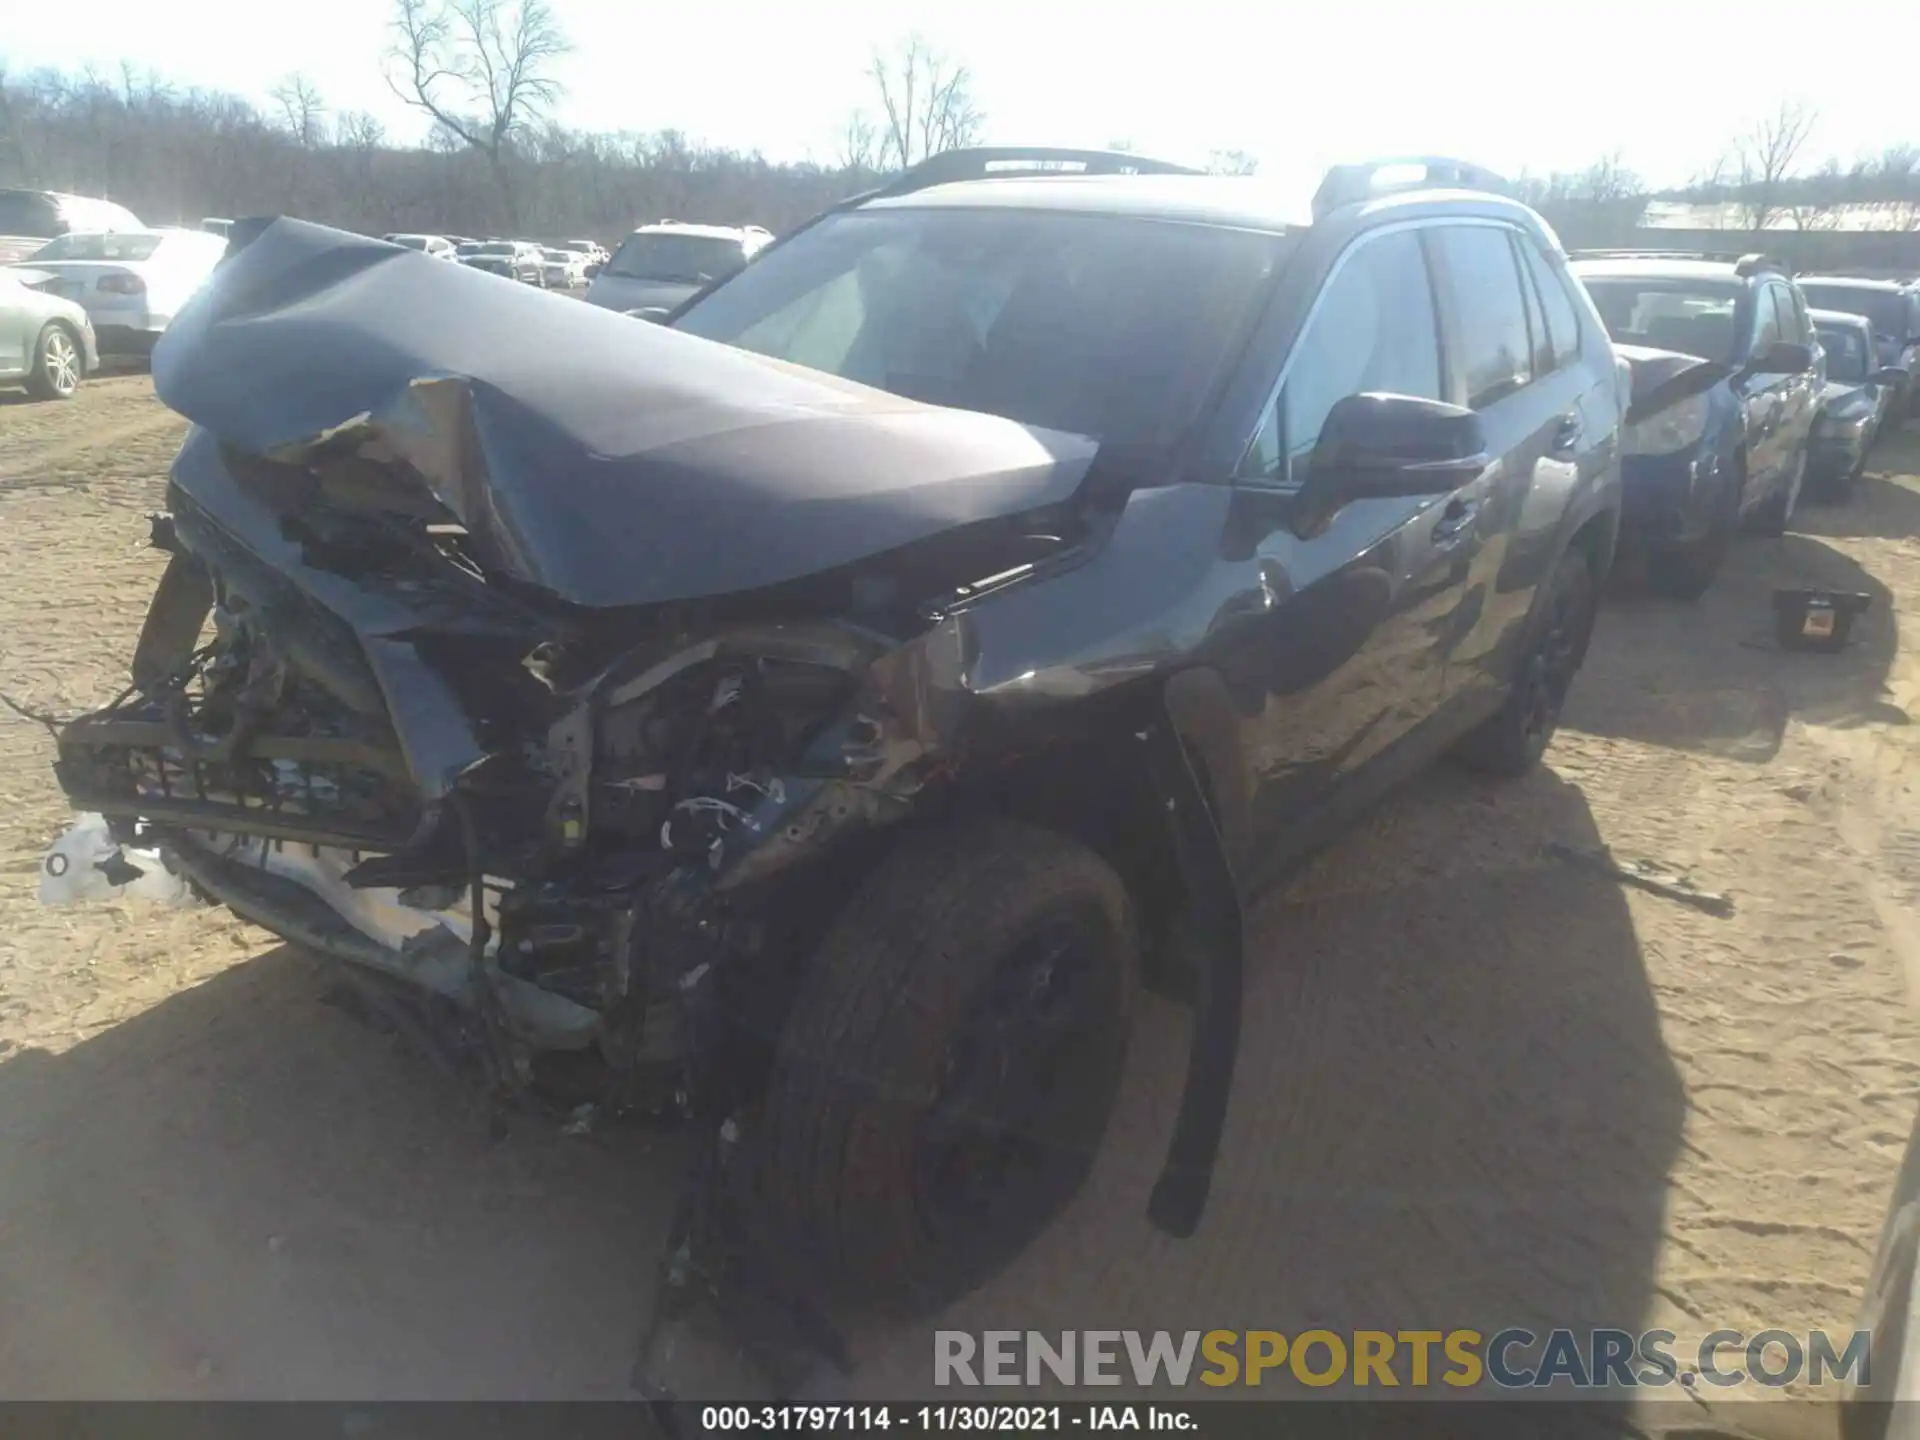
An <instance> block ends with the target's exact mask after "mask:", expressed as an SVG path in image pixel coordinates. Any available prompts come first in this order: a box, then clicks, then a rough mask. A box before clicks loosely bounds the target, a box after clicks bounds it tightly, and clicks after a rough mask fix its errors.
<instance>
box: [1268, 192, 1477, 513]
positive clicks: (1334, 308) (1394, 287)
mask: <svg viewBox="0 0 1920 1440" xmlns="http://www.w3.org/2000/svg"><path fill="white" fill-rule="evenodd" d="M1364 391H1374V392H1379V393H1383V394H1389V395H1416V396H1419V397H1420V398H1421V399H1424V400H1438V399H1441V398H1442V395H1441V384H1440V339H1439V332H1438V330H1437V329H1436V327H1435V323H1434V311H1433V288H1432V284H1431V282H1430V281H1429V279H1428V276H1427V263H1426V257H1425V255H1424V254H1422V252H1421V248H1420V241H1419V238H1418V236H1417V235H1415V234H1414V233H1413V232H1411V231H1404V230H1403V231H1400V232H1398V233H1395V234H1388V235H1382V236H1380V237H1378V238H1377V239H1374V240H1369V241H1365V242H1363V243H1362V244H1360V245H1359V246H1358V247H1357V248H1356V249H1354V250H1352V251H1350V252H1349V253H1348V255H1347V259H1346V263H1345V264H1343V265H1342V266H1341V267H1340V269H1339V270H1338V271H1337V272H1335V274H1334V276H1333V278H1332V280H1330V281H1329V282H1328V283H1327V287H1326V289H1325V290H1323V291H1322V292H1321V295H1320V299H1319V302H1318V304H1317V305H1316V307H1315V309H1314V312H1313V316H1312V318H1311V319H1310V320H1309V321H1308V322H1307V329H1306V331H1305V333H1303V334H1302V335H1301V336H1300V338H1299V340H1298V341H1296V342H1295V344H1294V347H1293V354H1292V357H1291V358H1290V360H1289V361H1288V364H1287V380H1286V384H1285V386H1284V387H1283V388H1282V389H1281V391H1280V395H1279V399H1278V400H1277V401H1276V403H1275V405H1274V408H1273V411H1272V413H1271V414H1269V415H1268V416H1267V418H1266V421H1265V423H1264V424H1262V425H1261V427H1260V433H1259V434H1258V435H1257V436H1255V437H1254V442H1253V447H1252V449H1250V450H1249V451H1248V453H1247V458H1246V460H1245V462H1244V463H1243V464H1242V466H1241V474H1242V476H1244V477H1247V478H1258V479H1266V480H1276V481H1278V480H1284V479H1285V478H1286V477H1287V474H1288V465H1289V462H1290V461H1291V460H1292V459H1294V458H1296V457H1304V456H1306V455H1308V454H1310V453H1311V452H1312V450H1313V447H1314V445H1315V444H1316V443H1317V442H1318V441H1319V439H1320V429H1321V426H1322V425H1324V424H1325V423H1326V418H1327V412H1328V411H1329V410H1331V409H1332V408H1333V407H1334V405H1335V404H1336V403H1337V402H1338V401H1341V400H1344V399H1345V398H1346V397H1347V396H1349V395H1358V394H1360V393H1362V392H1364Z"/></svg>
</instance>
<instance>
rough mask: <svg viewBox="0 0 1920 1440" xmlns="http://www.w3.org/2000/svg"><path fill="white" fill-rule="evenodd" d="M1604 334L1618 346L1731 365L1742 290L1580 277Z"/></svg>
mask: <svg viewBox="0 0 1920 1440" xmlns="http://www.w3.org/2000/svg"><path fill="white" fill-rule="evenodd" d="M1580 283H1581V284H1583V285H1585V286H1586V287H1587V293H1588V294H1589V295H1591V296H1592V297H1593V306H1594V309H1596V310H1598V311H1599V312H1600V319H1601V322H1602V323H1603V324H1604V325H1605V326H1606V327H1607V334H1608V335H1610V336H1612V337H1613V339H1614V342H1615V343H1616V344H1620V345H1645V346H1647V347H1649V348H1651V349H1654V350H1672V351H1676V352H1677V353H1679V354H1681V355H1698V356H1699V357H1700V358H1701V359H1703V360H1718V361H1721V362H1723V363H1726V364H1731V363H1733V361H1734V360H1735V358H1736V355H1737V352H1738V350H1739V348H1740V330H1739V326H1738V324H1737V322H1736V318H1735V312H1736V310H1737V309H1738V307H1739V304H1740V286H1738V285H1733V284H1715V283H1714V282H1712V281H1705V280H1660V279H1653V278H1648V279H1642V278H1640V277H1639V276H1625V275H1607V276H1598V275H1596V276H1586V275H1582V276H1581V277H1580Z"/></svg>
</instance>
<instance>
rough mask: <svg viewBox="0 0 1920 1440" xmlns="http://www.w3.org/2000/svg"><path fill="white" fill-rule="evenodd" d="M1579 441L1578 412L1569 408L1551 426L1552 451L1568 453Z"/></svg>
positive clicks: (1557, 453)
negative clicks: (1557, 421) (1556, 422)
mask: <svg viewBox="0 0 1920 1440" xmlns="http://www.w3.org/2000/svg"><path fill="white" fill-rule="evenodd" d="M1579 443H1580V412H1579V411H1577V410H1569V411H1568V412H1567V413H1566V414H1565V415H1562V416H1561V417H1560V421H1559V423H1558V424H1556V425H1555V426H1554V427H1553V440H1552V442H1551V444H1552V447H1553V451H1554V453H1555V454H1556V455H1566V454H1570V453H1572V451H1573V449H1574V447H1575V446H1577V445H1578V444H1579Z"/></svg>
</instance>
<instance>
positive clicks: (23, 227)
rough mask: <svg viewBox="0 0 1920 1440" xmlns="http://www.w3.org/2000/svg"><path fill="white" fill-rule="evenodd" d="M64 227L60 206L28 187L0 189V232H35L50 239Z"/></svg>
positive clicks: (27, 233) (64, 228) (12, 233)
mask: <svg viewBox="0 0 1920 1440" xmlns="http://www.w3.org/2000/svg"><path fill="white" fill-rule="evenodd" d="M66 228H67V222H66V221H65V220H64V219H62V218H61V215H60V207H59V206H57V205H55V204H54V203H53V202H52V201H51V200H49V199H48V198H47V197H46V196H44V195H37V194H35V193H34V192H32V191H30V190H13V191H0V235H35V236H39V237H40V238H42V239H45V240H51V239H52V238H53V237H54V236H56V235H58V234H61V233H62V232H63V231H65V230H66Z"/></svg>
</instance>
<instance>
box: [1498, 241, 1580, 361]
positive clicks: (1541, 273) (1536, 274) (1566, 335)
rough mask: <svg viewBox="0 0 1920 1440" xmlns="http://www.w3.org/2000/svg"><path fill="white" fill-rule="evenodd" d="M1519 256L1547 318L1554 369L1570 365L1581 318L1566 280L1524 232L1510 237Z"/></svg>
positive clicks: (1577, 349) (1577, 346)
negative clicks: (1568, 290) (1569, 292)
mask: <svg viewBox="0 0 1920 1440" xmlns="http://www.w3.org/2000/svg"><path fill="white" fill-rule="evenodd" d="M1513 243H1514V245H1515V247H1516V248H1518V250H1519V251H1520V258H1521V260H1522V262H1523V263H1524V264H1525V265H1526V267H1527V273H1528V274H1529V275H1531V276H1532V277H1533V285H1534V289H1535V291H1536V292H1537V293H1538V294H1539V296H1540V305H1541V309H1542V312H1543V313H1544V316H1545V319H1546V322H1547V345H1548V348H1549V351H1550V353H1551V354H1552V356H1553V365H1554V368H1555V369H1556V370H1557V369H1559V367H1560V366H1562V365H1571V364H1572V363H1573V362H1574V360H1575V359H1576V358H1578V356H1579V354H1580V321H1579V318H1578V315H1577V312H1576V311H1575V310H1574V308H1573V300H1572V298H1571V297H1569V296H1568V294H1567V286H1568V284H1569V283H1571V282H1569V281H1568V280H1566V279H1564V278H1563V277H1562V276H1561V274H1560V271H1559V270H1558V269H1556V268H1555V267H1554V266H1553V265H1552V264H1550V263H1549V262H1548V260H1547V257H1546V254H1545V252H1543V251H1542V250H1541V249H1540V247H1539V246H1538V245H1537V244H1535V243H1534V242H1533V241H1532V240H1531V239H1528V238H1527V237H1526V236H1524V235H1516V236H1514V237H1513Z"/></svg>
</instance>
